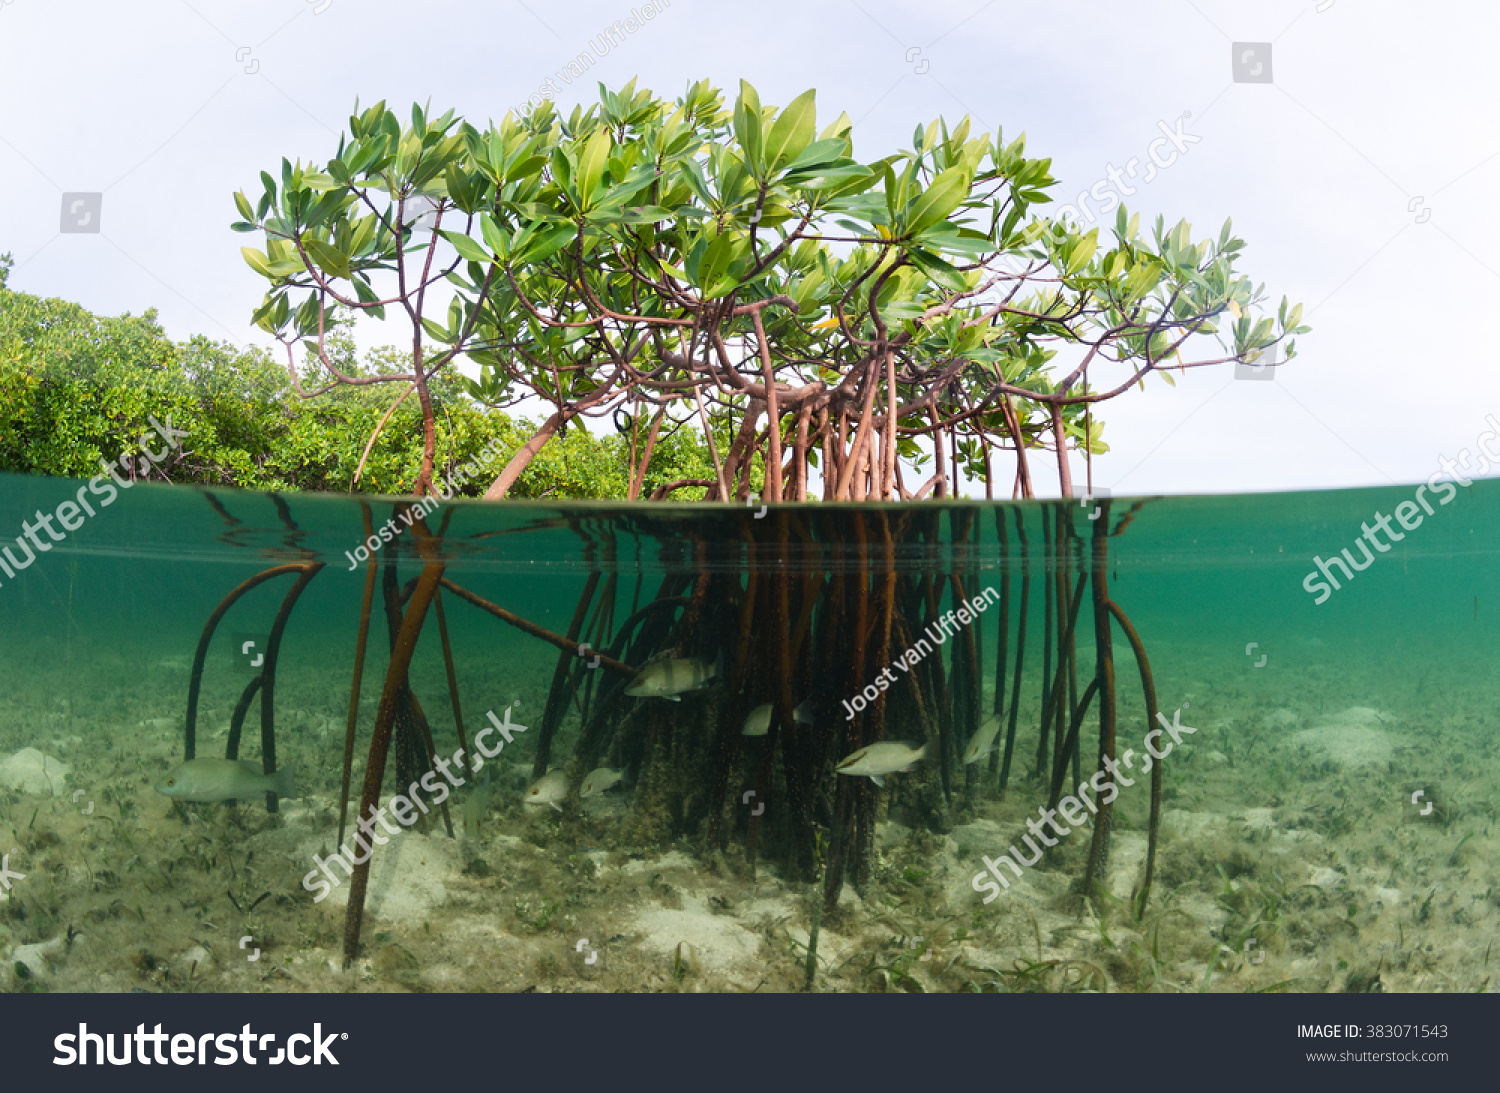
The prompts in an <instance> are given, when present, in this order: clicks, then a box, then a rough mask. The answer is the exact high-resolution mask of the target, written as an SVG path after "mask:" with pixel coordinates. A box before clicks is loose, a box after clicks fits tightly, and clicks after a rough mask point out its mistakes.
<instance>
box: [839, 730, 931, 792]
mask: <svg viewBox="0 0 1500 1093" xmlns="http://www.w3.org/2000/svg"><path fill="white" fill-rule="evenodd" d="M926 754H927V745H926V744H923V745H922V746H921V747H919V748H914V747H912V746H911V745H909V744H901V743H897V742H896V741H893V740H882V741H881V742H880V743H878V744H871V745H869V746H868V747H863V748H860V749H859V750H858V751H856V752H854V753H853V754H852V755H849V756H846V757H845V758H844V761H843V762H841V763H840V764H839V765H838V766H837V767H835V768H834V769H835V770H837V771H838V772H839V773H840V774H852V775H855V776H864V777H868V778H869V779H870V781H872V782H874V783H875V784H876V785H877V786H884V785H885V776H886V775H887V774H891V773H893V772H895V771H902V772H905V771H909V770H911V769H912V768H913V767H915V766H916V764H917V761H918V760H919V759H921V758H922V756H924V755H926Z"/></svg>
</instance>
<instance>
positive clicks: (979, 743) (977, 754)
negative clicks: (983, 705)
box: [964, 717, 1000, 765]
mask: <svg viewBox="0 0 1500 1093" xmlns="http://www.w3.org/2000/svg"><path fill="white" fill-rule="evenodd" d="M999 732H1000V718H999V717H991V718H990V719H989V720H987V721H982V722H980V724H979V728H978V729H976V730H975V732H974V735H973V736H971V737H969V746H968V747H966V748H965V749H964V763H965V765H967V764H969V763H977V762H979V760H981V759H983V758H984V757H985V756H986V755H988V754H989V753H990V752H992V751H994V750H995V737H996V736H997V735H998V734H999Z"/></svg>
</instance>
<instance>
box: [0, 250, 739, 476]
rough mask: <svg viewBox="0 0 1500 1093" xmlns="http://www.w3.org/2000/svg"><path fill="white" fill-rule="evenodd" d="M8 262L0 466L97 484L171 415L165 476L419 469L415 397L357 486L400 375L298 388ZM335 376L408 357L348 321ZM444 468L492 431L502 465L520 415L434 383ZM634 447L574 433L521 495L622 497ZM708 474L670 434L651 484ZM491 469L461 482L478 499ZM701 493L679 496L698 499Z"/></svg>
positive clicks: (688, 440) (683, 437) (258, 356)
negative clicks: (19, 278) (50, 293)
mask: <svg viewBox="0 0 1500 1093" xmlns="http://www.w3.org/2000/svg"><path fill="white" fill-rule="evenodd" d="M11 264H12V263H11V259H10V256H9V255H0V471H6V472H10V473H16V474H51V475H65V476H71V477H79V478H89V477H92V476H93V475H95V474H97V473H99V461H100V460H101V459H113V458H115V457H116V456H117V455H119V453H120V452H121V451H122V450H124V449H125V447H127V446H128V445H129V443H130V442H131V441H132V440H133V439H134V438H135V437H137V436H139V435H140V434H141V432H142V431H143V430H145V429H146V428H148V427H149V426H148V422H147V418H148V417H149V416H155V417H156V418H157V419H158V420H160V421H166V420H167V419H168V418H171V420H172V423H173V425H174V426H175V427H176V428H178V429H185V430H187V432H188V434H189V437H188V439H187V440H186V441H185V442H184V444H183V448H182V451H181V452H179V453H176V454H175V456H174V460H173V461H171V462H168V463H167V464H165V465H164V468H163V471H164V473H163V475H162V477H163V478H164V479H165V480H168V481H173V482H181V483H195V484H200V485H213V486H238V487H241V488H244V489H256V490H325V491H336V492H349V491H354V492H360V493H374V494H405V493H410V492H411V491H412V486H413V484H414V483H415V481H416V478H417V474H418V472H419V470H420V468H421V463H422V424H421V417H420V411H419V409H418V407H417V404H416V402H415V400H412V399H408V400H406V402H404V403H403V404H402V405H401V406H399V407H398V408H397V409H396V410H395V412H394V413H393V414H392V416H391V420H390V421H389V422H388V423H387V425H386V428H385V429H383V430H382V431H381V434H380V436H379V437H378V438H377V440H376V442H375V445H374V447H373V448H372V449H371V451H370V454H369V458H368V460H367V461H366V463H365V467H364V470H363V472H362V473H361V474H360V477H359V481H358V482H357V483H356V482H355V481H354V476H355V471H356V469H357V468H358V466H359V462H360V458H361V455H362V454H363V452H364V448H365V444H366V442H367V441H368V440H369V437H370V435H371V434H372V433H373V432H374V431H375V427H376V425H377V423H378V422H379V421H380V419H381V417H382V416H383V415H385V414H386V412H387V411H389V410H390V408H391V404H392V403H393V402H395V401H396V400H397V399H398V398H399V397H400V394H401V389H399V388H396V387H394V386H391V385H386V384H377V385H371V386H347V385H341V386H339V387H337V388H335V389H334V390H331V391H329V392H327V393H325V394H322V395H319V396H318V397H317V398H313V399H306V400H304V399H302V398H299V397H298V396H297V395H296V394H295V393H294V392H293V391H292V389H291V385H290V383H289V382H288V378H287V370H286V367H285V365H282V364H278V363H276V361H275V360H274V359H273V358H272V357H271V355H270V354H269V353H266V352H265V351H263V350H260V349H255V348H251V349H237V348H235V347H234V346H232V345H230V344H228V343H225V342H215V341H210V340H209V339H207V338H203V337H194V338H192V339H190V340H188V341H186V342H176V341H173V340H172V339H171V338H169V337H168V336H167V335H166V333H165V331H163V330H162V328H161V325H160V324H159V323H158V322H157V319H156V313H155V312H154V311H147V312H146V313H145V314H144V315H140V316H133V315H125V316H122V317H119V318H109V317H105V316H99V315H94V314H92V313H91V312H89V311H88V310H87V309H85V308H83V307H80V306H79V305H77V304H74V303H70V302H68V301H66V300H58V299H43V298H41V297H37V296H32V295H29V294H27V293H24V292H16V291H13V290H12V289H11V288H10V287H9V286H8V284H7V282H8V278H9V273H10V267H11ZM329 344H330V346H331V347H332V349H333V352H334V353H335V354H336V356H337V359H338V361H339V365H340V368H341V370H343V371H346V372H349V373H353V374H360V375H372V374H376V373H380V372H388V371H391V370H395V369H401V368H403V367H406V362H404V361H403V360H402V355H401V354H400V353H398V352H396V351H394V350H392V349H389V348H384V349H376V350H371V351H369V352H367V353H365V354H364V356H363V358H362V359H359V358H358V354H357V351H356V348H355V346H354V343H353V341H352V340H351V339H350V337H349V336H348V332H347V330H345V329H341V330H340V331H339V332H338V333H337V334H335V335H334V336H333V337H332V338H331V339H330V342H329ZM432 395H433V403H434V406H435V408H436V411H437V412H436V422H435V423H436V429H437V434H438V453H439V472H440V473H441V471H442V470H443V469H444V468H447V467H451V466H454V465H455V464H457V463H460V462H462V461H464V460H465V459H467V458H469V457H470V456H472V455H473V454H474V453H476V452H478V451H479V450H480V449H481V448H483V447H484V446H485V445H487V444H489V443H490V441H491V440H492V439H494V438H496V437H498V438H500V439H501V441H502V445H501V447H502V454H501V457H500V459H499V461H498V462H499V463H500V465H501V466H503V465H504V463H505V462H506V461H507V460H508V459H509V458H510V457H511V456H512V455H514V453H515V452H516V451H517V450H518V449H519V448H520V447H521V445H522V444H524V443H525V441H526V440H527V438H528V437H530V436H531V434H532V433H533V432H534V431H535V429H536V425H535V423H533V422H531V421H529V420H527V419H526V418H524V417H519V416H512V415H510V414H506V413H504V412H501V411H498V410H490V409H486V408H485V407H483V406H480V405H479V404H478V403H476V402H474V400H473V399H471V398H469V397H468V395H466V394H465V393H464V392H463V391H462V390H461V389H460V388H459V386H458V381H457V380H456V379H454V378H453V377H452V376H451V375H449V376H440V377H435V378H434V381H433V384H432ZM629 449H630V441H629V439H628V437H626V436H623V435H619V434H615V433H611V434H609V435H603V436H600V435H595V434H593V433H590V432H589V431H588V430H587V429H584V428H582V427H574V428H571V429H569V430H568V431H567V432H566V434H565V435H563V436H560V437H558V438H557V440H556V442H554V443H552V444H549V445H548V446H547V448H546V450H545V451H543V452H542V453H541V454H540V455H539V456H538V457H537V458H536V459H535V460H533V461H532V462H531V463H530V464H529V465H528V467H527V470H526V473H525V474H524V475H522V476H521V478H520V480H519V481H518V483H517V486H516V489H515V491H514V493H513V496H516V497H522V498H624V497H625V496H626V495H627V493H628V490H629V487H630V482H629V471H628V467H629V464H630V450H629ZM712 477H713V468H712V466H711V464H710V462H709V460H708V455H707V451H706V449H705V448H704V444H703V438H702V437H701V435H699V434H698V433H696V432H689V431H688V430H679V431H677V432H675V433H673V434H670V435H666V436H664V437H663V438H662V439H661V440H660V441H659V442H658V444H657V447H656V449H655V451H654V452H653V455H652V459H651V464H650V466H649V467H648V469H647V472H646V476H645V481H644V484H643V487H642V496H649V495H650V494H651V493H652V492H653V491H654V490H655V489H656V488H657V487H659V486H661V485H663V484H665V483H668V482H672V481H678V480H682V479H709V478H712ZM487 484H488V480H487V479H475V480H474V481H472V482H470V483H468V484H467V485H466V486H465V487H464V488H463V489H462V490H461V491H460V492H461V493H466V494H469V495H477V494H478V493H482V492H483V490H484V487H485V486H486V485H487ZM702 492H703V491H702V488H701V487H697V488H688V489H683V490H680V491H679V492H678V493H677V494H676V496H677V497H679V498H681V499H693V498H696V497H699V496H701V495H702Z"/></svg>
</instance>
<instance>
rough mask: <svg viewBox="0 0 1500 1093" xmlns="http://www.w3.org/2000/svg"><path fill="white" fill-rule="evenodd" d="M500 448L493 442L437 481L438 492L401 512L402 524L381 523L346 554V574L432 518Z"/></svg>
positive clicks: (391, 521)
mask: <svg viewBox="0 0 1500 1093" xmlns="http://www.w3.org/2000/svg"><path fill="white" fill-rule="evenodd" d="M499 446H500V440H499V439H495V440H492V441H490V442H489V444H487V445H485V447H484V448H482V449H481V450H480V451H479V453H478V454H477V455H475V456H474V457H473V458H472V459H470V460H469V461H468V462H466V463H460V464H459V465H458V467H457V468H456V469H455V470H454V471H453V473H452V474H451V475H449V476H448V478H447V479H446V480H445V479H442V478H439V479H438V480H437V482H436V485H437V486H438V487H439V488H438V489H437V490H436V492H434V493H429V494H428V495H427V496H426V497H424V498H422V500H420V501H418V502H417V503H416V504H415V505H411V506H408V507H407V508H406V509H405V511H403V512H402V513H401V522H400V523H399V524H398V523H397V522H396V517H394V516H393V517H391V518H390V519H389V520H387V521H386V522H385V523H383V524H381V525H380V527H379V528H377V529H376V530H375V531H374V532H373V533H372V534H371V535H370V537H369V538H368V539H366V540H365V541H364V542H363V543H361V544H360V545H359V546H357V547H355V548H354V550H353V551H352V552H351V551H347V550H346V551H344V557H345V558H348V559H349V570H347V571H346V572H349V571H352V570H354V569H356V568H358V566H359V563H360V562H365V561H369V559H370V555H372V554H374V553H375V552H376V551H377V550H379V549H380V548H381V547H383V546H384V545H385V544H386V543H389V542H390V541H391V540H393V539H395V538H396V536H398V535H400V534H401V533H402V532H403V531H405V530H406V528H409V527H411V526H412V524H414V523H416V522H417V521H418V520H425V519H427V517H429V516H431V515H432V514H433V513H434V512H435V511H437V507H438V502H439V501H451V500H453V493H454V491H455V490H457V489H458V488H459V487H460V486H462V485H463V484H464V483H465V482H467V481H468V480H469V479H471V478H473V477H474V476H475V475H476V474H478V473H479V472H480V471H481V470H483V469H484V467H485V466H486V465H487V464H488V463H489V462H490V461H491V460H492V459H494V458H495V457H496V455H497V454H498V452H497V451H496V449H497V448H499ZM403 525H404V526H403Z"/></svg>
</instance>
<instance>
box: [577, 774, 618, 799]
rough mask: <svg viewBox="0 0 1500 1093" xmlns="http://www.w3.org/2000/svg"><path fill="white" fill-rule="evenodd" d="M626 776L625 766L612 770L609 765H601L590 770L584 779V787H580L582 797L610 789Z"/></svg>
mask: <svg viewBox="0 0 1500 1093" xmlns="http://www.w3.org/2000/svg"><path fill="white" fill-rule="evenodd" d="M624 777H625V768H624V767H621V768H620V769H619V770H611V769H610V768H609V767H599V768H598V769H597V770H591V771H589V774H588V777H587V778H585V779H584V780H583V787H582V788H581V789H579V791H578V796H580V797H597V796H599V795H600V794H601V793H603V792H605V791H606V790H608V789H612V788H614V787H615V786H617V785H619V783H620V781H621V779H623V778H624Z"/></svg>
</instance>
